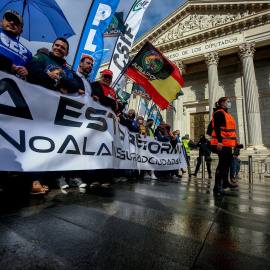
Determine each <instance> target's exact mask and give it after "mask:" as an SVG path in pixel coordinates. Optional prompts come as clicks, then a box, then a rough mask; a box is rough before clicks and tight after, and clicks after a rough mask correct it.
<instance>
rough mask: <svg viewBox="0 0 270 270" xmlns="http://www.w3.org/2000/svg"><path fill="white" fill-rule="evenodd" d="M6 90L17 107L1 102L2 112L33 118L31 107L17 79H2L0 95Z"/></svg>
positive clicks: (0, 111) (0, 109)
mask: <svg viewBox="0 0 270 270" xmlns="http://www.w3.org/2000/svg"><path fill="white" fill-rule="evenodd" d="M5 92H8V94H9V96H10V97H11V99H12V101H13V103H14V104H15V107H13V106H8V105H4V104H0V114H5V115H10V116H15V117H19V118H24V119H29V120H33V117H32V115H31V112H30V110H29V107H28V105H27V103H26V101H25V99H24V97H23V95H22V93H21V91H20V89H19V87H18V85H17V84H16V83H15V81H13V80H12V79H9V78H4V79H1V80H0V96H1V95H2V94H3V93H5Z"/></svg>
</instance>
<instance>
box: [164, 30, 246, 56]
mask: <svg viewBox="0 0 270 270" xmlns="http://www.w3.org/2000/svg"><path fill="white" fill-rule="evenodd" d="M244 41H245V38H244V35H243V34H240V35H233V36H227V37H225V38H222V39H216V40H211V41H208V42H205V43H204V44H199V45H196V46H193V47H188V48H184V49H181V50H177V51H175V52H170V53H165V56H166V57H167V58H168V59H170V60H171V61H174V60H179V59H185V58H190V57H192V56H195V55H200V54H201V55H203V54H205V53H207V52H211V51H216V50H220V49H224V48H227V47H228V48H229V47H234V46H236V45H239V44H242V43H243V42H244Z"/></svg>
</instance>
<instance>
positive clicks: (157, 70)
mask: <svg viewBox="0 0 270 270" xmlns="http://www.w3.org/2000/svg"><path fill="white" fill-rule="evenodd" d="M126 75H127V76H128V77H129V78H130V79H131V80H133V81H135V82H136V83H138V84H139V85H140V86H142V87H143V88H144V89H145V91H146V92H147V93H148V95H149V96H150V97H151V99H152V100H153V102H154V103H155V104H157V105H158V106H159V107H160V108H161V109H162V110H164V109H166V108H167V107H168V105H169V104H170V103H171V102H172V101H173V100H174V99H175V97H176V94H177V93H178V92H179V91H180V90H181V88H182V87H183V85H184V81H183V78H182V76H181V73H180V71H179V69H178V68H177V67H176V66H175V65H174V64H173V63H172V62H171V61H169V60H168V59H167V58H166V57H165V56H164V55H163V54H162V53H161V52H160V51H159V50H157V49H156V48H155V47H154V46H153V45H152V44H151V43H150V42H146V44H145V45H144V46H143V47H142V49H141V50H140V51H139V53H138V54H137V55H136V56H135V57H134V59H133V60H132V61H131V63H130V64H129V66H128V68H127V70H126Z"/></svg>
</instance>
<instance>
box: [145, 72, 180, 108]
mask: <svg viewBox="0 0 270 270" xmlns="http://www.w3.org/2000/svg"><path fill="white" fill-rule="evenodd" d="M149 83H150V84H152V85H153V87H154V88H155V89H156V90H157V92H158V93H159V94H160V95H161V96H163V97H164V99H166V100H167V101H168V102H169V103H171V102H172V101H173V100H174V99H175V96H176V94H177V93H178V92H179V91H180V90H181V85H180V84H179V82H178V81H176V80H175V79H174V78H173V77H172V76H169V77H168V78H167V79H165V80H154V81H149Z"/></svg>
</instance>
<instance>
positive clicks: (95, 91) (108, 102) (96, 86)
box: [91, 82, 116, 110]
mask: <svg viewBox="0 0 270 270" xmlns="http://www.w3.org/2000/svg"><path fill="white" fill-rule="evenodd" d="M91 88H92V96H97V97H98V98H99V102H100V104H102V105H104V106H109V107H112V109H113V110H115V106H116V101H115V100H114V99H113V98H110V97H107V96H105V95H104V92H103V89H102V86H101V84H100V83H99V82H93V83H91Z"/></svg>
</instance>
